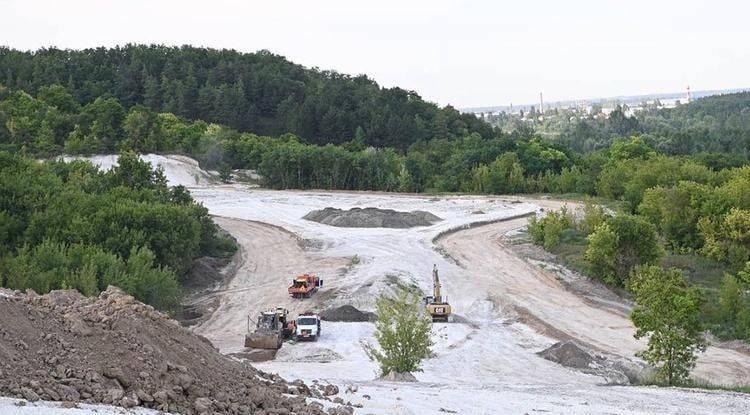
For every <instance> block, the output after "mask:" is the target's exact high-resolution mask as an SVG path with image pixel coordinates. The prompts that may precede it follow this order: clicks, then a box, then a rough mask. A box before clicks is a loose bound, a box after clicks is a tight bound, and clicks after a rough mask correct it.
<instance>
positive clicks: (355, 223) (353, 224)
mask: <svg viewBox="0 0 750 415" xmlns="http://www.w3.org/2000/svg"><path fill="white" fill-rule="evenodd" d="M303 219H307V220H309V221H313V222H318V223H323V224H326V225H331V226H338V227H342V228H398V229H403V228H413V227H415V226H430V225H432V224H433V223H435V222H439V221H441V220H442V219H441V218H439V217H437V216H435V215H433V214H432V213H430V212H425V211H422V210H415V211H412V212H398V211H395V210H391V209H378V208H364V209H362V208H352V209H349V210H342V209H336V208H332V207H327V208H325V209H323V210H313V211H312V212H310V213H308V214H307V215H305V216H304V217H303Z"/></svg>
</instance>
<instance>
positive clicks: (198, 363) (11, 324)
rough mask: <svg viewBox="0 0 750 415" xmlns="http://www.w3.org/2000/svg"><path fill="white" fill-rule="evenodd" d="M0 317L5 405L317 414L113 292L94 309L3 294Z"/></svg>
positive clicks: (0, 386) (295, 388)
mask: <svg viewBox="0 0 750 415" xmlns="http://www.w3.org/2000/svg"><path fill="white" fill-rule="evenodd" d="M0 315H2V316H3V319H2V325H0V395H3V396H11V397H18V398H24V399H26V400H29V401H36V400H39V399H44V400H52V401H70V402H85V403H93V404H98V403H105V404H113V405H118V406H122V407H134V406H143V407H147V408H155V409H159V410H162V411H169V412H179V413H182V414H204V413H205V414H209V413H212V414H213V413H216V414H255V413H263V414H267V413H300V414H323V413H324V412H323V411H322V410H321V409H320V407H319V406H309V405H307V404H306V403H305V396H310V395H311V393H312V392H311V390H310V389H309V388H308V387H307V386H306V385H304V384H303V383H301V382H299V381H295V382H293V383H291V384H290V383H287V382H285V381H284V380H283V379H281V378H280V377H278V376H276V375H268V374H266V373H263V372H260V371H258V370H256V369H254V368H252V367H251V366H249V365H246V364H243V363H240V362H238V361H235V360H231V359H229V358H226V357H225V356H223V355H221V354H220V353H219V352H218V351H217V350H216V349H214V347H213V346H212V345H211V344H210V343H209V342H208V340H206V339H205V338H203V337H200V336H196V335H195V334H193V333H191V332H190V331H188V330H187V329H185V328H183V327H181V326H180V325H179V324H178V323H177V322H176V321H174V320H172V319H170V318H169V317H168V316H166V315H164V314H162V313H160V312H158V311H155V310H154V309H153V308H152V307H150V306H147V305H144V304H142V303H140V302H138V301H136V300H135V299H134V298H133V297H131V296H129V295H126V294H125V293H123V292H122V291H121V290H119V289H117V288H114V287H110V288H108V289H107V290H106V291H104V292H103V293H102V294H101V295H100V296H99V298H98V299H97V298H86V297H83V296H81V295H80V294H78V293H77V292H76V291H55V292H52V293H50V294H47V295H44V296H39V295H36V294H34V293H29V294H20V293H10V292H8V291H7V290H0ZM289 394H292V395H298V396H289ZM342 409H343V408H342ZM346 409H349V408H346ZM334 410H335V411H338V408H334Z"/></svg>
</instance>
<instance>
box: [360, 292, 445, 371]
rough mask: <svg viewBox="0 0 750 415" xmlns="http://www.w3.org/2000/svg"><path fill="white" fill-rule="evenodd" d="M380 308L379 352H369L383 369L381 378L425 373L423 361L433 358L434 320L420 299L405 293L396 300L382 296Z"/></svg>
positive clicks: (376, 336)
mask: <svg viewBox="0 0 750 415" xmlns="http://www.w3.org/2000/svg"><path fill="white" fill-rule="evenodd" d="M376 306H377V315H378V320H377V322H376V330H375V339H376V340H377V341H378V346H379V348H375V347H373V346H369V345H368V346H367V348H366V351H367V354H368V356H369V357H370V359H372V360H374V361H376V362H377V363H378V364H379V365H380V372H381V375H382V376H385V375H387V374H389V373H391V372H395V373H405V372H415V371H421V368H420V365H421V362H422V360H423V359H425V358H427V357H430V356H431V355H432V351H431V346H432V340H431V339H430V332H431V330H432V320H431V318H430V317H429V316H428V315H426V313H425V312H424V308H423V307H422V305H421V301H420V299H419V298H418V297H417V296H416V295H414V294H412V293H410V292H408V291H406V290H405V289H401V290H400V292H399V293H398V294H397V295H395V296H393V297H388V296H385V295H381V296H380V298H378V300H377V304H376Z"/></svg>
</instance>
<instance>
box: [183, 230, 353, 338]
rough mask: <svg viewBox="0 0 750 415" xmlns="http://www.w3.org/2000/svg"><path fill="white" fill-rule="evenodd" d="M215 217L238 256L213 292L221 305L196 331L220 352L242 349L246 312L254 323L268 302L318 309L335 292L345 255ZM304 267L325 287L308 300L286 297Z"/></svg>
mask: <svg viewBox="0 0 750 415" xmlns="http://www.w3.org/2000/svg"><path fill="white" fill-rule="evenodd" d="M214 220H215V222H216V223H217V224H218V225H219V226H221V227H223V228H224V229H229V230H231V232H232V235H233V236H234V237H235V238H237V242H238V243H239V245H240V256H241V258H240V261H239V268H238V269H237V273H236V276H235V277H234V278H233V279H232V280H231V281H229V283H228V284H227V285H226V286H225V287H223V289H222V290H221V291H219V292H216V293H214V294H212V295H211V296H213V295H218V296H220V297H221V301H220V305H219V308H218V309H217V310H216V311H215V312H214V313H213V314H212V315H211V318H210V319H208V320H207V321H206V322H204V323H202V324H201V325H199V326H198V327H196V328H195V329H194V331H195V332H196V333H198V334H202V335H204V336H205V337H207V338H208V339H209V340H211V341H212V342H213V343H214V345H216V346H217V347H219V348H220V349H221V350H222V351H223V352H226V353H228V352H234V351H238V350H240V349H242V346H243V341H244V334H245V332H246V331H247V329H246V327H247V318H246V317H247V316H251V317H252V324H254V322H255V318H256V317H257V315H258V313H260V312H261V311H264V310H266V309H268V308H270V307H285V308H287V309H288V310H289V311H290V312H291V313H292V315H294V316H296V315H297V314H299V313H301V312H304V311H307V310H315V309H318V308H319V307H320V303H321V302H322V301H323V299H325V298H328V297H330V296H331V295H332V294H333V293H334V292H335V290H336V287H337V285H338V283H339V281H338V279H339V278H340V276H341V274H342V271H341V270H342V269H343V268H344V267H345V266H346V264H347V263H348V259H346V258H335V257H326V256H322V255H319V254H315V253H313V252H309V251H305V250H303V249H302V247H301V243H300V241H299V239H298V238H297V237H296V236H295V235H294V234H291V233H289V232H287V231H285V230H283V229H281V228H278V227H273V226H268V225H265V224H262V223H258V222H252V221H246V220H241V219H231V218H224V217H216V218H215V219H214ZM304 272H315V273H317V274H319V275H320V276H322V277H323V278H324V280H323V282H324V286H323V288H322V289H321V290H320V291H319V292H318V293H317V294H316V295H314V296H313V297H312V298H310V299H293V298H290V297H289V295H288V294H287V291H286V287H287V286H288V285H289V283H290V282H291V279H292V277H294V276H295V275H297V274H300V273H304Z"/></svg>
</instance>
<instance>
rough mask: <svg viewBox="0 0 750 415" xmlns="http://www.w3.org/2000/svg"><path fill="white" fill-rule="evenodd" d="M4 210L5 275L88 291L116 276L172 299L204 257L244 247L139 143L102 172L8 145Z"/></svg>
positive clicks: (1, 186)
mask: <svg viewBox="0 0 750 415" xmlns="http://www.w3.org/2000/svg"><path fill="white" fill-rule="evenodd" d="M0 219H3V220H2V222H1V223H2V224H1V225H0V256H1V257H3V258H2V259H3V260H2V261H0V264H1V265H0V272H2V276H3V277H2V281H1V282H2V284H4V285H7V286H11V287H13V288H18V289H24V288H32V289H34V290H36V291H37V292H39V293H45V292H47V291H49V290H53V289H60V288H64V287H71V288H76V289H78V290H80V291H81V292H83V293H84V294H86V295H93V294H96V293H97V292H98V291H99V290H103V289H105V288H106V286H107V285H108V284H116V285H119V286H120V287H121V288H123V289H125V290H126V291H128V292H129V293H131V294H133V295H135V296H136V297H137V298H138V299H140V300H141V301H145V302H148V303H150V304H152V305H154V306H157V307H160V308H162V309H172V308H173V307H174V306H175V305H176V304H177V303H178V300H179V283H178V280H179V279H180V278H181V277H182V276H183V275H184V274H185V273H186V271H187V270H188V269H189V267H190V265H191V263H192V260H193V259H194V258H196V257H199V256H202V255H209V254H211V255H216V254H217V253H221V252H222V251H223V252H232V251H233V250H234V249H235V247H234V245H233V243H232V242H231V240H228V239H226V238H223V237H220V236H218V235H217V229H216V226H215V225H214V224H213V222H212V221H211V218H210V216H209V215H208V211H207V210H206V209H205V208H204V207H202V206H200V205H197V204H195V203H194V202H193V200H192V198H191V197H190V194H189V193H188V192H187V190H186V189H185V188H184V187H180V186H178V187H175V188H172V189H170V188H168V187H167V185H166V180H165V178H164V175H163V174H162V173H161V172H160V171H159V170H153V169H152V168H151V166H150V165H149V164H148V163H145V162H143V161H141V160H140V159H139V158H138V157H137V156H136V155H135V154H132V153H125V154H123V155H122V156H121V157H120V159H119V166H118V167H116V168H114V169H112V170H111V171H110V172H107V173H102V172H100V171H99V170H97V169H96V168H95V167H94V166H92V165H91V164H89V163H84V162H72V163H62V162H48V163H43V164H42V163H38V162H35V161H33V160H30V159H27V158H24V157H21V156H18V155H10V154H8V153H6V152H0Z"/></svg>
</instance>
